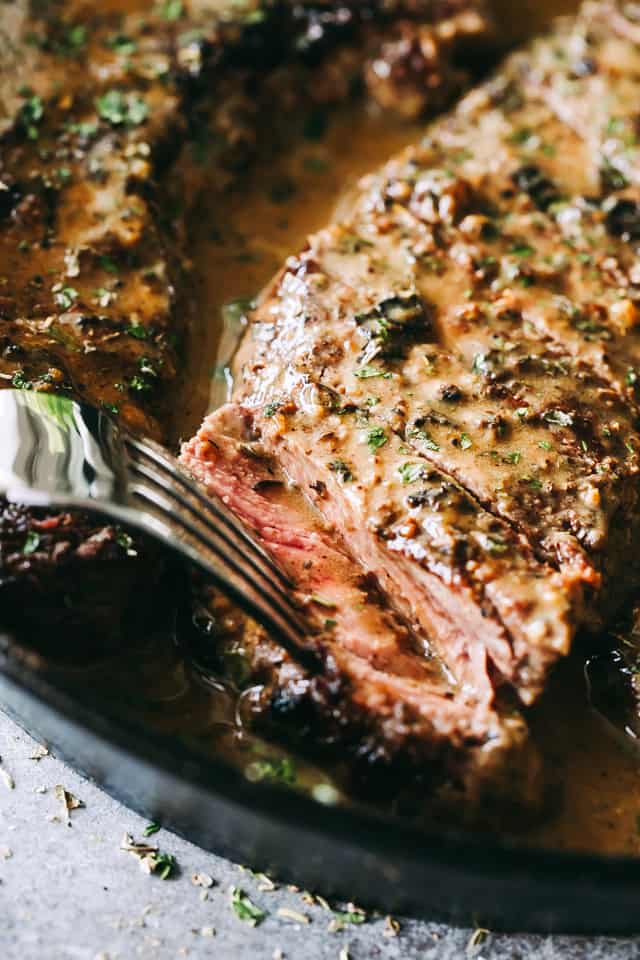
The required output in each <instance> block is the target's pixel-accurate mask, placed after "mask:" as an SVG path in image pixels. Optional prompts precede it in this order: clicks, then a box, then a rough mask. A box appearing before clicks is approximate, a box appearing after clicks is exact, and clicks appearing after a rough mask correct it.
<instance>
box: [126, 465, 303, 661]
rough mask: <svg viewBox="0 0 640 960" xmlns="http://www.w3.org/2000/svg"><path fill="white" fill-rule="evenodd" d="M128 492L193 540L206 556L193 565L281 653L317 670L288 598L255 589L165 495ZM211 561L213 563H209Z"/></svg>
mask: <svg viewBox="0 0 640 960" xmlns="http://www.w3.org/2000/svg"><path fill="white" fill-rule="evenodd" d="M130 490H131V493H132V494H133V495H134V496H137V497H138V498H139V499H140V500H142V501H143V502H144V504H145V508H146V509H147V510H148V509H149V507H151V508H153V509H155V510H156V511H157V512H159V513H160V514H161V516H162V517H163V518H169V520H170V521H171V523H172V525H173V526H176V525H177V524H179V526H180V527H181V528H182V530H183V531H185V532H186V533H187V534H188V535H189V536H191V537H193V538H194V539H195V540H197V541H198V543H199V544H200V546H202V547H204V548H205V549H206V551H207V552H208V558H209V562H205V559H204V558H203V557H202V555H201V552H200V551H197V552H195V555H194V559H195V560H196V562H198V563H199V564H200V565H201V566H202V567H203V568H204V569H205V570H206V571H207V573H209V575H210V576H212V577H213V579H214V580H215V581H216V582H217V584H218V585H219V586H220V587H221V588H222V589H224V590H225V592H227V593H228V594H231V595H232V597H233V599H235V601H236V602H237V603H238V604H239V606H241V607H242V608H243V609H244V610H245V611H246V612H248V613H249V614H250V615H251V616H252V617H253V618H254V619H256V620H257V621H258V622H259V623H261V624H262V625H263V626H265V627H266V628H267V629H269V630H275V631H276V633H277V635H278V637H279V639H280V640H281V642H282V644H283V646H284V647H285V649H287V650H288V651H289V653H291V655H292V656H293V657H294V658H295V659H296V660H297V661H299V662H302V663H303V665H304V666H306V667H307V668H308V669H314V670H317V669H318V659H317V657H316V655H315V654H313V653H312V651H310V650H309V649H308V648H305V647H304V645H303V638H304V636H305V635H306V634H307V632H308V631H307V630H306V628H305V624H304V622H303V620H302V617H301V615H300V613H299V611H298V610H297V608H296V607H295V606H294V604H293V601H292V599H291V597H290V596H289V595H287V594H282V593H281V592H279V591H277V592H276V591H274V589H273V586H272V585H271V584H269V583H267V585H266V590H265V589H262V590H261V589H259V588H258V587H257V585H256V581H255V577H252V576H251V574H250V573H248V572H247V570H246V569H245V568H243V567H242V566H241V565H240V564H239V563H238V562H236V558H234V557H233V556H232V555H230V553H229V550H228V548H226V549H225V547H226V545H224V542H223V546H222V548H221V546H220V543H219V542H218V541H217V538H216V537H215V533H214V534H213V535H212V534H211V533H210V532H207V533H204V532H203V531H202V529H200V528H199V527H198V526H195V525H194V524H192V523H191V522H190V521H189V520H188V519H186V518H185V517H184V516H182V515H178V516H177V515H176V504H175V502H174V501H172V500H171V499H169V498H167V496H166V495H165V494H166V491H164V490H158V489H156V488H155V487H150V486H149V485H148V483H145V482H142V483H133V484H132V485H131V486H130ZM211 557H213V559H214V560H215V561H217V562H216V563H212V562H211Z"/></svg>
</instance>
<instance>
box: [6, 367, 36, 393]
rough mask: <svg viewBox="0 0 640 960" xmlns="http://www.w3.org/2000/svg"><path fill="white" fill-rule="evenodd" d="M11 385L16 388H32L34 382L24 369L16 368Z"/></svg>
mask: <svg viewBox="0 0 640 960" xmlns="http://www.w3.org/2000/svg"><path fill="white" fill-rule="evenodd" d="M11 386H12V387H13V388H14V389H15V390H31V388H32V386H33V384H32V383H31V380H29V379H28V378H27V377H26V375H25V372H24V370H16V372H15V373H14V375H13V376H12V378H11Z"/></svg>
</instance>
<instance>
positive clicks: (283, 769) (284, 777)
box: [245, 621, 335, 784]
mask: <svg viewBox="0 0 640 960" xmlns="http://www.w3.org/2000/svg"><path fill="white" fill-rule="evenodd" d="M333 622H334V623H335V621H333ZM245 776H246V777H247V779H248V780H250V781H251V782H252V783H259V782H261V781H263V780H266V781H267V782H269V783H286V784H292V783H295V782H296V765H295V763H294V761H293V760H292V759H291V757H283V758H282V759H280V760H255V761H254V762H253V763H250V764H249V765H248V767H247V768H246V770H245Z"/></svg>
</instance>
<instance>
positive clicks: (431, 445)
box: [409, 430, 440, 450]
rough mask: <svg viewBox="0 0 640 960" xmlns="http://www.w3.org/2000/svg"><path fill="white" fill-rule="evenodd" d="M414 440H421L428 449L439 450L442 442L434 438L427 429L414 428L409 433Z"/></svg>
mask: <svg viewBox="0 0 640 960" xmlns="http://www.w3.org/2000/svg"><path fill="white" fill-rule="evenodd" d="M409 436H410V437H411V439H412V440H419V441H420V443H421V444H422V445H423V446H425V447H426V448H427V450H439V449H440V444H439V443H436V441H435V440H433V439H432V438H431V437H430V436H429V434H428V433H427V431H426V430H412V431H411V432H410V434H409Z"/></svg>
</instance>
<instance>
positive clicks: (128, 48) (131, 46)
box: [106, 33, 136, 57]
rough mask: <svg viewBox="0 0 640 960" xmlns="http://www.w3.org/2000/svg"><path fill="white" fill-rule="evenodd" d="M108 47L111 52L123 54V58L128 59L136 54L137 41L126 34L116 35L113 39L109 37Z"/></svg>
mask: <svg viewBox="0 0 640 960" xmlns="http://www.w3.org/2000/svg"><path fill="white" fill-rule="evenodd" d="M106 45H107V46H108V47H109V48H110V49H111V50H114V51H115V52H116V53H119V54H121V55H122V56H123V57H128V56H129V55H130V54H131V53H135V51H136V42H135V40H132V39H131V38H130V37H128V36H127V35H126V34H124V33H116V34H114V36H113V37H109V39H108V40H107V42H106Z"/></svg>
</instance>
